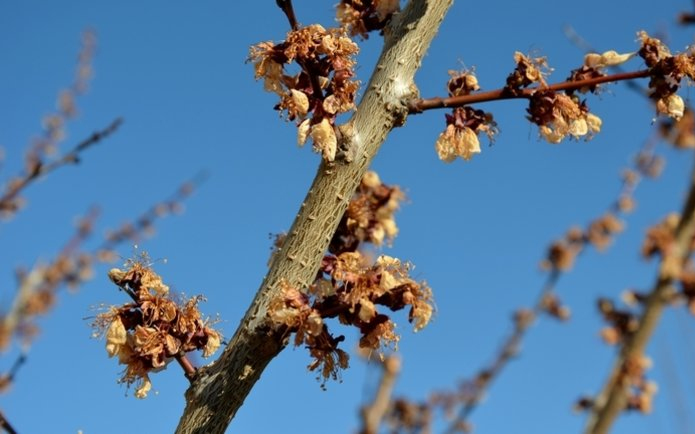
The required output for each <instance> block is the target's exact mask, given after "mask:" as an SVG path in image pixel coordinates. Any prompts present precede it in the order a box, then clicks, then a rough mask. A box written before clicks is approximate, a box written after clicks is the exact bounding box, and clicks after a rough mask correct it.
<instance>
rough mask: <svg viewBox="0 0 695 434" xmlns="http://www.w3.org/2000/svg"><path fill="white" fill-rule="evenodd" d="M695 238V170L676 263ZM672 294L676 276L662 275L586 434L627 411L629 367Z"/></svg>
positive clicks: (679, 229) (677, 237)
mask: <svg viewBox="0 0 695 434" xmlns="http://www.w3.org/2000/svg"><path fill="white" fill-rule="evenodd" d="M693 235H695V168H694V169H693V173H692V174H691V179H690V191H689V192H688V198H687V200H686V203H685V205H684V207H683V212H682V214H681V220H680V223H679V224H678V227H677V228H676V233H675V240H676V242H675V246H674V251H673V252H671V253H669V254H670V255H673V259H674V260H678V261H679V263H681V264H682V263H683V262H684V261H685V260H686V259H687V258H688V256H689V255H690V253H691V251H692V240H693ZM672 291H673V277H670V276H667V275H664V273H660V275H659V276H658V278H657V281H656V283H655V284H654V289H653V290H652V292H651V293H650V294H649V296H648V298H647V299H646V301H645V303H644V312H643V313H642V316H641V318H640V321H639V326H638V328H637V330H636V331H635V332H634V334H632V335H631V336H630V337H629V338H628V339H627V340H626V342H625V344H624V345H623V347H622V348H621V350H620V354H619V356H618V358H617V360H616V362H615V364H614V366H613V369H612V371H611V373H610V376H609V378H608V380H607V381H606V384H605V385H604V388H603V390H602V391H601V393H600V395H599V396H598V397H597V398H596V400H595V402H594V404H593V406H592V409H591V414H590V416H589V420H588V422H587V425H586V429H585V432H586V433H590V434H604V433H607V432H608V431H609V429H610V427H611V425H612V424H613V422H614V421H615V419H616V418H617V417H618V415H619V414H620V412H621V411H623V410H624V409H625V407H626V404H627V396H628V394H627V387H628V386H627V385H626V382H625V376H626V368H627V367H628V365H629V364H630V363H632V362H634V361H635V360H636V359H638V358H639V357H641V356H642V355H643V354H644V350H645V349H646V347H647V344H648V343H649V339H650V338H651V337H652V335H653V334H654V330H655V329H656V327H657V325H658V323H659V320H660V319H661V315H662V313H663V310H664V307H665V306H666V304H667V303H668V302H669V295H671V294H672Z"/></svg>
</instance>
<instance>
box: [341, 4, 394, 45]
mask: <svg viewBox="0 0 695 434" xmlns="http://www.w3.org/2000/svg"><path fill="white" fill-rule="evenodd" d="M399 3H400V2H399V1H398V0H341V1H340V3H338V5H337V6H336V19H337V20H338V22H339V23H340V24H341V26H342V27H344V28H346V29H347V31H348V32H349V34H350V36H357V35H359V36H361V37H362V38H364V39H367V38H368V37H369V32H372V31H375V30H381V29H383V28H384V26H385V25H386V23H387V22H388V20H389V19H390V18H391V16H392V15H393V14H394V13H395V12H398V11H399V10H400V4H399Z"/></svg>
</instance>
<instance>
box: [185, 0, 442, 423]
mask: <svg viewBox="0 0 695 434" xmlns="http://www.w3.org/2000/svg"><path fill="white" fill-rule="evenodd" d="M452 2H453V0H441V1H436V2H432V1H427V0H411V1H410V2H409V3H408V6H407V7H406V8H405V9H404V10H403V12H402V13H400V14H398V15H395V16H394V17H393V19H392V21H391V23H390V24H389V26H388V27H387V28H386V29H385V32H384V38H385V40H384V48H383V51H382V53H381V56H380V58H379V60H378V62H377V65H376V68H375V69H374V73H373V74H372V77H371V79H370V81H369V83H368V85H367V88H366V91H365V94H364V97H363V99H362V101H361V102H360V104H359V107H358V109H357V111H356V113H355V114H354V115H353V117H352V118H351V119H350V121H348V122H347V123H346V124H345V125H342V126H341V127H340V128H339V130H340V131H339V132H340V133H341V134H340V136H341V142H342V143H341V145H343V147H345V148H347V149H348V150H349V155H351V156H352V159H351V161H338V162H335V163H330V164H329V163H325V162H322V163H321V165H320V166H319V169H318V173H317V174H316V177H315V179H314V182H313V184H312V186H311V188H310V189H309V191H308V193H307V196H306V198H305V199H304V202H303V203H302V205H301V207H300V210H299V214H298V216H297V218H296V219H295V221H294V223H293V224H292V227H291V228H290V230H289V233H288V234H287V238H286V239H285V241H284V243H283V245H282V247H281V248H280V249H278V251H277V253H276V254H275V256H274V258H273V260H272V263H271V264H270V269H269V271H268V274H267V275H266V276H265V279H264V280H263V282H262V284H261V287H260V288H259V290H258V292H257V293H256V296H255V298H254V300H253V302H252V303H251V305H250V306H249V309H248V310H247V312H246V314H245V315H244V318H243V319H242V320H241V324H240V325H239V327H238V328H237V331H236V333H235V334H234V336H233V337H232V339H231V340H230V343H229V345H228V346H227V348H226V349H225V351H224V353H223V354H222V355H221V356H220V358H219V359H218V360H217V361H216V362H215V363H213V364H212V365H210V366H207V367H205V368H202V369H200V370H199V371H198V373H197V375H196V376H195V378H194V381H193V384H192V385H191V387H190V388H189V389H188V391H187V392H186V408H185V410H184V413H183V415H182V416H181V420H180V422H179V426H178V428H177V431H176V432H177V433H223V432H224V431H225V429H226V428H227V426H228V424H229V423H230V421H231V420H232V418H233V417H234V415H235V414H236V412H237V410H238V409H239V407H241V405H242V404H243V402H244V399H245V398H246V396H247V395H248V394H249V392H250V391H251V388H252V387H253V385H254V384H255V383H256V381H258V379H259V378H260V376H261V373H262V372H263V370H264V369H265V367H266V366H267V365H268V363H269V362H270V361H271V360H272V359H273V358H274V357H275V356H276V355H277V354H278V353H279V352H280V351H281V350H282V349H283V348H284V346H285V344H286V342H285V337H284V336H283V334H282V330H279V329H277V328H273V326H272V324H270V323H269V322H268V320H267V310H268V305H269V303H270V301H271V300H273V299H274V297H277V296H278V295H279V284H280V283H281V282H283V281H284V282H286V283H287V284H289V285H291V286H294V287H298V288H305V287H308V286H309V284H310V283H311V282H312V281H313V279H314V277H315V276H316V272H317V270H318V268H319V265H320V262H321V258H322V257H323V255H324V252H325V251H326V248H327V247H328V243H329V242H330V240H331V238H332V236H333V234H334V232H335V229H336V227H337V225H338V223H339V222H340V218H341V217H342V215H343V213H344V211H345V209H346V207H347V204H348V201H349V200H350V197H351V196H352V194H353V193H354V191H355V189H356V188H357V186H358V184H359V182H360V180H361V178H362V175H363V174H364V173H365V172H366V170H367V168H368V167H369V164H370V163H371V161H372V158H373V157H374V155H376V153H377V151H378V150H379V147H380V146H381V144H382V143H383V142H384V140H385V139H386V136H387V135H388V134H389V132H390V131H391V130H392V129H393V128H395V127H397V126H400V125H402V124H403V122H404V121H405V118H406V117H407V115H408V109H407V107H406V106H405V103H406V102H407V101H409V100H411V99H413V97H414V96H415V93H416V92H417V89H416V87H415V85H414V82H413V77H414V75H415V72H416V71H417V69H418V68H419V67H420V63H421V61H422V58H423V56H424V55H425V52H426V51H427V49H428V47H429V45H430V43H431V41H432V38H433V37H434V35H435V34H436V33H437V30H438V28H439V25H440V23H441V21H442V20H443V19H444V15H445V14H446V12H447V10H448V9H449V7H450V6H451V4H452Z"/></svg>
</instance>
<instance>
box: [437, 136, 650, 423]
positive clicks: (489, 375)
mask: <svg viewBox="0 0 695 434" xmlns="http://www.w3.org/2000/svg"><path fill="white" fill-rule="evenodd" d="M656 143H657V137H656V136H654V137H652V138H650V139H649V140H647V141H645V142H644V144H643V145H642V149H641V150H640V151H639V153H638V155H652V154H653V153H654V147H655V146H656ZM635 164H636V166H637V167H635V168H634V169H633V170H635V171H637V172H641V170H640V168H639V164H638V163H637V162H636V163H635ZM638 182H639V181H638V179H633V180H629V179H628V178H624V179H623V182H622V185H621V187H620V191H619V192H618V195H617V196H616V200H615V201H614V202H613V204H612V205H611V206H610V207H609V209H610V210H612V211H613V212H615V213H619V212H622V211H623V209H622V207H621V206H620V200H621V198H626V197H632V196H633V195H634V193H635V189H636V188H637V185H638ZM587 230H588V228H587V229H585V232H586V231H587ZM582 251H583V249H582V250H580V251H579V253H578V254H581V252H582ZM563 274H565V270H563V269H560V268H558V267H556V266H553V267H552V268H551V269H550V274H549V275H548V277H547V279H546V281H545V283H544V285H543V287H542V288H541V291H540V293H539V295H538V299H537V301H536V303H535V305H534V306H533V308H531V309H530V310H528V311H518V313H517V317H516V318H515V319H516V321H515V323H514V328H513V330H512V331H511V333H510V334H509V335H508V336H507V337H506V339H505V340H504V342H503V344H502V345H501V347H500V350H499V352H498V353H497V355H496V356H495V358H494V359H493V361H492V362H491V363H490V364H489V365H488V367H486V368H484V369H482V370H480V372H479V373H478V374H477V376H476V377H475V379H474V380H473V381H471V382H470V384H471V385H472V390H471V391H470V392H468V395H466V396H465V398H464V400H463V401H464V404H463V406H462V407H461V409H460V410H459V411H458V414H457V417H456V419H455V420H454V421H453V422H452V423H451V424H450V426H449V431H448V432H450V433H452V432H458V431H457V429H458V427H460V426H464V425H466V424H467V420H468V419H469V417H470V415H471V414H472V413H473V411H474V410H475V409H476V407H477V406H478V404H479V403H480V402H481V399H482V397H483V393H484V392H485V391H486V390H487V389H489V388H490V386H491V385H492V383H493V381H494V380H495V379H496V378H497V377H499V375H500V374H501V372H502V371H503V370H504V368H505V367H506V366H507V365H508V364H509V362H511V361H512V360H513V359H514V356H516V355H517V354H518V348H519V346H520V344H521V342H522V341H523V339H524V338H525V336H526V334H527V332H528V331H529V329H530V326H531V325H532V323H533V321H534V320H535V319H536V318H538V317H539V316H540V314H541V313H543V312H544V311H545V308H546V306H545V303H544V301H545V300H546V297H548V296H550V295H551V294H553V293H554V292H555V289H556V287H557V285H558V282H559V280H560V278H561V277H562V276H563ZM524 312H525V315H526V317H525V318H519V317H518V315H520V314H521V313H524Z"/></svg>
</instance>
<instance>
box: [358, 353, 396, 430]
mask: <svg viewBox="0 0 695 434" xmlns="http://www.w3.org/2000/svg"><path fill="white" fill-rule="evenodd" d="M381 366H382V372H383V373H382V375H381V381H380V382H379V387H378V389H377V391H376V394H375V395H374V401H372V403H371V404H369V405H367V406H364V407H363V408H362V423H363V427H362V430H361V431H360V434H377V433H378V432H379V426H381V421H382V420H383V419H384V415H385V414H386V411H387V410H388V409H389V406H390V404H391V394H392V393H393V386H394V385H395V384H396V377H397V376H398V373H399V372H400V370H401V362H400V360H399V359H398V357H396V356H393V355H391V356H388V357H387V358H386V360H384V361H383V363H382V364H381Z"/></svg>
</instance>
